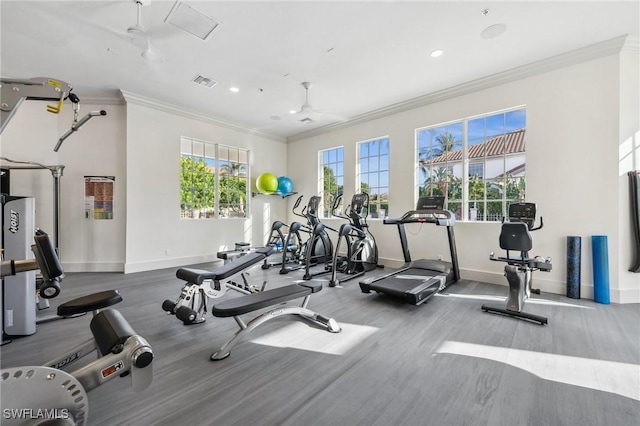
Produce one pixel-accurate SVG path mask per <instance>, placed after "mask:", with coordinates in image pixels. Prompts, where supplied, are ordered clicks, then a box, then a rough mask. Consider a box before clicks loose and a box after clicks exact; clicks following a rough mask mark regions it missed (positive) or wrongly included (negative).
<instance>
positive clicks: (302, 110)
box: [291, 81, 342, 123]
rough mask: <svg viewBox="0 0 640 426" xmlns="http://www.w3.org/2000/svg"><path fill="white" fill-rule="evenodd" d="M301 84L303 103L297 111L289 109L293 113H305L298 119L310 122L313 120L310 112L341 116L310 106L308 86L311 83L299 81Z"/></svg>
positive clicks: (309, 86)
mask: <svg viewBox="0 0 640 426" xmlns="http://www.w3.org/2000/svg"><path fill="white" fill-rule="evenodd" d="M300 84H301V85H302V87H304V104H302V106H301V107H300V110H298V111H291V114H294V115H301V114H302V115H305V117H304V118H302V119H301V120H300V121H302V122H303V123H311V122H313V121H315V120H313V119H312V118H311V117H310V115H312V114H321V115H327V116H334V117H338V118H342V117H340V116H339V115H337V114H335V113H332V112H329V111H321V110H317V109H315V108H314V107H313V106H311V104H310V103H309V88H311V83H310V82H308V81H303V82H302V83H300Z"/></svg>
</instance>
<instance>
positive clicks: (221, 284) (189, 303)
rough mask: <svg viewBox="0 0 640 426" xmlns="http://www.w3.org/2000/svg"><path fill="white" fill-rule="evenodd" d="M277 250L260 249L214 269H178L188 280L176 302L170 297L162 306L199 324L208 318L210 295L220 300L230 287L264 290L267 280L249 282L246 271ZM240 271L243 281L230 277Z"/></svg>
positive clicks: (187, 322) (179, 275)
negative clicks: (252, 283)
mask: <svg viewBox="0 0 640 426" xmlns="http://www.w3.org/2000/svg"><path fill="white" fill-rule="evenodd" d="M274 250H275V248H274V247H262V248H258V249H256V250H254V251H251V252H249V253H247V254H245V255H244V256H240V257H237V258H235V259H233V260H232V261H230V262H228V263H226V264H225V265H223V266H221V267H220V268H218V269H215V270H213V271H206V270H202V269H190V268H180V269H178V270H177V271H176V277H177V278H178V279H180V280H183V281H186V284H184V285H183V287H182V291H181V292H180V296H178V298H177V299H176V300H175V301H173V300H169V299H167V300H165V301H164V302H163V303H162V309H163V310H164V311H165V312H167V313H168V314H171V315H175V316H176V317H177V318H178V319H180V320H181V321H182V322H183V323H184V324H185V325H190V324H199V323H201V322H204V321H205V320H206V319H205V313H206V312H207V302H206V299H207V298H211V299H217V298H219V297H221V296H223V295H224V294H225V293H226V292H227V289H232V290H235V291H238V292H240V293H243V294H253V293H259V292H261V291H263V290H264V288H265V287H266V285H267V283H266V282H263V283H262V286H261V287H259V288H258V287H256V286H254V285H251V284H249V282H248V281H247V278H246V276H245V270H246V269H248V268H250V267H251V266H253V265H255V264H257V263H260V262H263V261H264V260H265V259H266V258H267V257H269V256H270V255H271V254H273V252H274ZM238 274H240V276H241V278H242V283H236V282H234V281H231V280H229V278H231V277H233V276H235V275H238ZM227 280H228V281H227Z"/></svg>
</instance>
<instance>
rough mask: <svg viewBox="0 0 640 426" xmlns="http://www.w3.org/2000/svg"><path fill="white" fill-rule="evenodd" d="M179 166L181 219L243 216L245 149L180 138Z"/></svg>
mask: <svg viewBox="0 0 640 426" xmlns="http://www.w3.org/2000/svg"><path fill="white" fill-rule="evenodd" d="M180 166H181V172H180V217H181V218H182V219H210V218H214V217H216V216H218V217H221V218H222V217H246V212H247V200H248V199H249V197H248V195H249V194H248V191H249V189H250V187H249V185H248V179H249V151H247V150H245V149H241V148H235V147H230V146H225V145H218V144H213V143H210V142H204V141H199V140H195V139H189V138H182V139H181V149H180ZM216 212H218V213H217V215H216Z"/></svg>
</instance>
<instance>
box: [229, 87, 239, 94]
mask: <svg viewBox="0 0 640 426" xmlns="http://www.w3.org/2000/svg"><path fill="white" fill-rule="evenodd" d="M229 90H231V91H232V92H233V93H238V92H239V91H240V89H238V88H237V87H231V88H229Z"/></svg>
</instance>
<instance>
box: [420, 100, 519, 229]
mask: <svg viewBox="0 0 640 426" xmlns="http://www.w3.org/2000/svg"><path fill="white" fill-rule="evenodd" d="M525 134H526V110H525V109H523V108H520V109H516V110H511V111H506V112H500V113H494V114H490V115H484V116H481V117H473V118H468V119H464V120H460V121H457V122H454V123H448V124H444V125H438V126H434V127H428V128H423V129H418V130H417V131H416V145H417V154H418V168H417V173H416V175H417V184H418V194H419V195H444V196H445V197H446V208H447V209H448V210H451V211H453V212H455V213H456V218H457V219H460V220H469V221H501V220H502V218H503V217H504V215H505V214H506V210H507V207H508V206H509V204H511V203H513V202H517V201H523V200H524V199H525V174H526V173H525V172H526V161H525ZM465 169H466V172H465ZM463 206H464V209H463V208H462V207H463Z"/></svg>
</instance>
